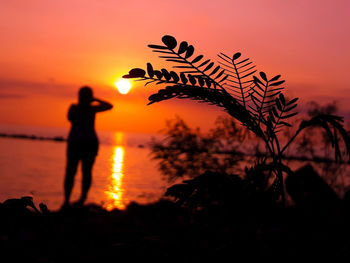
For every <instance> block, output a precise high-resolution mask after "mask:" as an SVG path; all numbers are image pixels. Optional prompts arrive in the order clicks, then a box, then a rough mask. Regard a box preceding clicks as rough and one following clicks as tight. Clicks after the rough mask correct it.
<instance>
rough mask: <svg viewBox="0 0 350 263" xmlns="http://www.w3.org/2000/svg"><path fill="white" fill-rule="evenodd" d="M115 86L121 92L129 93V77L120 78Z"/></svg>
mask: <svg viewBox="0 0 350 263" xmlns="http://www.w3.org/2000/svg"><path fill="white" fill-rule="evenodd" d="M115 86H116V88H117V89H118V91H119V92H120V93H121V94H127V93H128V92H129V91H130V89H131V83H130V81H129V80H127V79H120V80H118V81H117V82H116V83H115Z"/></svg>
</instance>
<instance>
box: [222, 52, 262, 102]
mask: <svg viewBox="0 0 350 263" xmlns="http://www.w3.org/2000/svg"><path fill="white" fill-rule="evenodd" d="M218 57H219V58H220V59H221V61H220V62H219V63H220V64H221V65H222V66H223V68H224V69H226V71H227V75H228V77H227V80H228V81H229V82H230V84H228V86H229V87H230V88H231V90H236V91H238V92H236V93H235V95H234V96H235V97H236V98H238V99H239V101H240V102H241V103H242V105H243V107H244V108H247V101H248V98H249V97H250V96H249V94H250V93H251V90H252V89H253V88H254V83H253V80H252V79H251V78H252V75H253V74H254V73H255V72H256V69H255V66H254V65H252V62H250V61H249V58H247V59H243V60H240V61H239V58H240V57H241V53H235V54H234V55H233V56H232V58H230V57H229V56H227V55H225V54H224V53H220V54H219V55H218Z"/></svg>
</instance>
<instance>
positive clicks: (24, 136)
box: [0, 133, 67, 142]
mask: <svg viewBox="0 0 350 263" xmlns="http://www.w3.org/2000/svg"><path fill="white" fill-rule="evenodd" d="M0 137H6V138H16V139H27V140H40V141H56V142H64V141H67V139H65V138H64V137H62V136H54V137H44V136H37V135H27V134H8V133H0Z"/></svg>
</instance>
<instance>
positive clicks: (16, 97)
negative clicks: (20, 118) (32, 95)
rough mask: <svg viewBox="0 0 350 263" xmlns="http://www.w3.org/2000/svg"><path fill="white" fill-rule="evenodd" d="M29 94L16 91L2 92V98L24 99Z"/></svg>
mask: <svg viewBox="0 0 350 263" xmlns="http://www.w3.org/2000/svg"><path fill="white" fill-rule="evenodd" d="M26 97H27V96H25V95H21V94H15V93H0V99H23V98H26Z"/></svg>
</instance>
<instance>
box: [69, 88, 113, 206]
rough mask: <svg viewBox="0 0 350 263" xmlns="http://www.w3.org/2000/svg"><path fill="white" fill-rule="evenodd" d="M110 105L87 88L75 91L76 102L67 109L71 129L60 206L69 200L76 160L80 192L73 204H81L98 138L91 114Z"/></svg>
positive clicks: (87, 187) (88, 186)
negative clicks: (79, 164)
mask: <svg viewBox="0 0 350 263" xmlns="http://www.w3.org/2000/svg"><path fill="white" fill-rule="evenodd" d="M112 107H113V106H112V104H110V103H108V102H106V101H102V100H99V99H96V98H94V97H93V92H92V89H91V88H90V87H82V88H81V89H80V90H79V101H78V104H72V105H71V106H70V108H69V111H68V120H69V121H70V122H71V130H70V132H69V136H68V147H67V167H66V177H65V181H64V192H65V201H64V205H63V206H64V207H65V206H69V199H70V196H71V192H72V189H73V184H74V177H75V174H76V171H77V167H78V163H79V161H80V160H81V163H82V174H83V183H82V192H81V197H80V199H79V201H78V202H77V204H79V205H82V204H83V203H84V201H85V200H86V198H87V194H88V191H89V188H90V186H91V177H92V173H91V171H92V166H93V164H94V161H95V157H96V155H97V152H98V139H97V135H96V131H95V114H96V113H97V112H101V111H106V110H110V109H112Z"/></svg>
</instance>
